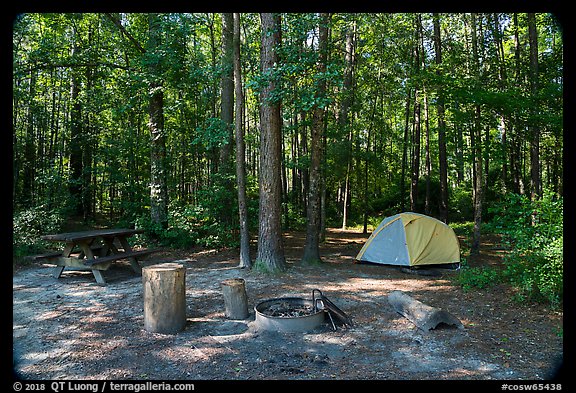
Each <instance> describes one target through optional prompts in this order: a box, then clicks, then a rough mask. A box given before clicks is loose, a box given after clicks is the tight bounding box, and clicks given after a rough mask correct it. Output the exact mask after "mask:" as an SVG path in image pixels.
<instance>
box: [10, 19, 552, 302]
mask: <svg viewBox="0 0 576 393" xmlns="http://www.w3.org/2000/svg"><path fill="white" fill-rule="evenodd" d="M264 15H265V14H262V15H259V14H240V15H239V14H235V15H233V14H216V13H203V14H185V13H179V14H138V13H128V14H117V13H116V14H105V13H84V14H22V15H19V16H18V17H17V18H16V19H15V20H14V24H13V116H12V122H13V134H12V135H13V140H12V146H13V182H12V186H13V188H12V195H13V211H14V246H15V254H18V255H26V254H27V253H31V252H34V251H37V250H39V249H41V248H42V244H41V243H39V242H38V236H39V235H40V234H44V233H49V232H56V231H59V230H61V229H62V228H64V227H65V226H66V225H67V223H69V222H70V220H71V219H74V220H76V221H81V222H84V223H85V224H87V225H97V224H102V223H104V225H106V226H114V225H118V226H130V227H134V226H136V227H139V228H144V229H146V231H147V232H146V236H147V237H146V240H147V241H155V242H159V243H162V244H164V245H168V246H173V247H191V246H194V245H202V246H215V247H222V246H238V245H240V244H241V240H242V239H243V238H244V239H245V236H241V232H242V231H241V229H243V230H244V233H245V234H246V233H250V234H251V235H252V237H254V236H255V235H257V234H258V232H259V230H260V231H262V228H259V225H261V224H262V221H263V220H264V219H265V218H266V217H269V216H273V217H276V216H277V219H278V222H279V223H280V225H281V229H283V230H288V229H297V230H307V233H308V236H307V246H308V245H310V244H312V245H314V243H317V242H318V241H321V238H322V230H323V228H326V227H342V228H346V227H354V226H357V227H361V228H363V230H364V231H365V232H366V231H369V230H371V228H372V227H373V226H374V225H375V224H377V223H378V222H379V221H380V219H381V218H382V217H384V216H387V215H391V214H395V213H398V212H400V211H407V210H410V211H415V212H421V213H425V214H429V215H432V216H434V217H437V218H439V219H441V220H443V221H445V222H448V223H451V224H454V225H458V223H470V226H469V227H470V228H471V227H474V229H473V230H471V232H473V233H472V234H471V239H472V240H471V246H470V247H471V249H472V250H473V251H474V250H476V251H477V248H478V241H479V237H480V234H481V228H487V229H491V230H494V231H496V232H498V233H501V234H503V235H504V239H505V240H506V241H507V242H509V243H510V245H511V247H512V249H513V250H514V252H513V253H512V254H511V255H512V256H511V257H510V265H509V267H508V269H507V272H508V276H509V278H510V279H511V280H512V281H514V280H516V281H517V282H518V283H519V285H521V286H523V287H525V288H526V289H527V292H526V293H528V294H529V295H530V294H537V295H538V296H543V297H545V298H546V299H548V300H550V301H551V302H552V303H559V302H560V301H561V297H562V275H563V267H562V262H563V259H562V258H563V257H562V244H563V243H562V242H563V236H562V230H563V217H562V216H563V202H562V195H563V37H562V26H561V25H560V24H559V23H558V21H557V20H556V18H555V16H554V15H551V14H525V13H490V14H474V13H472V14H467V13H459V14H427V13H422V14H415V13H414V14H413V13H410V14H405V13H392V14H384V13H382V14H380V13H354V14H311V13H309V14H308V13H299V14H278V15H273V16H271V17H270V18H269V17H268V16H266V17H265V16H264ZM266 109H271V111H270V112H267V110H266ZM273 137H276V139H274V138H273ZM270 141H272V143H273V144H277V146H278V150H273V149H272V150H266V149H268V148H269V146H268V144H269V143H270ZM274 151H277V152H278V154H271V153H270V152H274ZM276 167H277V168H276ZM268 169H270V171H269V170H268ZM276 177H277V179H276ZM275 180H277V182H275ZM269 181H270V184H271V186H270V187H272V188H271V190H272V191H271V192H269V193H268V192H266V193H264V194H266V195H268V194H270V195H276V193H275V192H274V187H278V189H279V192H278V193H277V194H278V195H277V199H278V203H277V204H274V203H272V205H270V206H272V207H273V208H272V210H271V213H263V212H262V204H263V200H262V198H263V192H262V191H261V190H263V189H264V190H269V188H268V184H269V183H268V182H269ZM276 183H278V184H277V185H276ZM266 203H268V202H266ZM267 206H268V205H267ZM259 212H260V213H259ZM263 214H264V216H263ZM243 217H244V218H245V219H246V220H245V221H246V222H245V223H244V221H243ZM315 234H316V235H317V237H319V239H314V235H315ZM271 247H274V246H273V245H272V246H271ZM312 254H314V253H313V247H312ZM262 257H263V254H260V253H259V258H262ZM527 272H528V273H529V274H527ZM480 273H482V274H484V276H486V274H487V273H486V272H475V276H474V277H476V278H478V277H480ZM488 277H490V276H489V275H488Z"/></svg>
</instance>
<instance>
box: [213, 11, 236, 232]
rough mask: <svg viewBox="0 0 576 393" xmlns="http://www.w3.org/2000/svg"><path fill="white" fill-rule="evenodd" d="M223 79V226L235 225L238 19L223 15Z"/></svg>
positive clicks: (220, 171) (221, 113) (230, 15)
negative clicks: (234, 163) (235, 60)
mask: <svg viewBox="0 0 576 393" xmlns="http://www.w3.org/2000/svg"><path fill="white" fill-rule="evenodd" d="M221 65H222V79H221V81H220V91H221V95H220V119H221V120H222V124H223V127H224V128H225V137H224V140H223V141H222V146H221V147H220V159H219V164H218V173H219V174H220V176H219V177H218V180H217V182H218V183H221V184H222V188H223V189H224V190H225V191H224V192H225V194H224V195H222V196H221V201H222V205H221V206H220V209H219V212H218V216H219V217H218V218H219V220H220V222H221V223H223V224H225V225H226V226H228V227H231V226H232V216H231V214H230V211H232V195H233V192H234V184H233V182H232V179H231V175H232V161H231V159H230V157H231V152H232V145H233V140H232V135H233V133H232V127H233V124H234V17H233V14H232V13H223V14H222V59H221Z"/></svg>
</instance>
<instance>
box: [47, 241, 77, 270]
mask: <svg viewBox="0 0 576 393" xmlns="http://www.w3.org/2000/svg"><path fill="white" fill-rule="evenodd" d="M74 246H75V244H74V243H73V242H70V243H66V247H64V250H62V256H63V257H64V258H68V257H69V256H70V254H72V251H73V250H74ZM61 263H63V262H61ZM65 267H66V266H64V265H62V266H56V267H55V268H54V270H53V271H52V277H54V278H55V279H59V278H60V276H61V275H62V272H63V271H64V268H65Z"/></svg>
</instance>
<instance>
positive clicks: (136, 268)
mask: <svg viewBox="0 0 576 393" xmlns="http://www.w3.org/2000/svg"><path fill="white" fill-rule="evenodd" d="M118 240H119V241H120V244H122V247H123V248H124V251H125V252H132V247H130V243H128V240H126V238H125V237H123V236H120V237H118ZM128 260H129V261H130V266H132V270H134V272H135V273H138V274H140V275H141V274H142V267H141V266H140V264H139V263H138V260H137V259H136V257H130V258H128Z"/></svg>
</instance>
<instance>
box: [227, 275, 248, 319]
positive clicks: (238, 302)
mask: <svg viewBox="0 0 576 393" xmlns="http://www.w3.org/2000/svg"><path fill="white" fill-rule="evenodd" d="M221 285H222V294H223V295H224V308H225V315H226V318H228V319H246V318H248V297H247V296H246V286H245V282H244V279H242V278H232V279H229V280H224V281H222V282H221Z"/></svg>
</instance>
